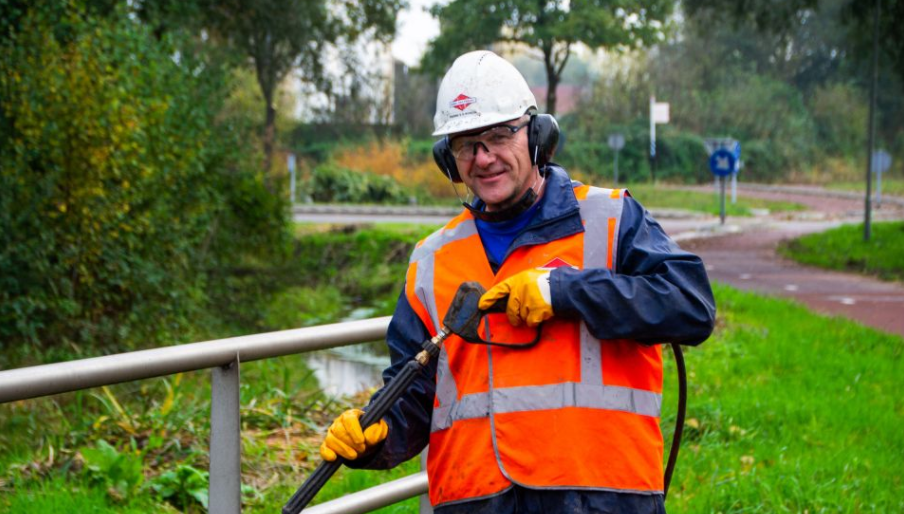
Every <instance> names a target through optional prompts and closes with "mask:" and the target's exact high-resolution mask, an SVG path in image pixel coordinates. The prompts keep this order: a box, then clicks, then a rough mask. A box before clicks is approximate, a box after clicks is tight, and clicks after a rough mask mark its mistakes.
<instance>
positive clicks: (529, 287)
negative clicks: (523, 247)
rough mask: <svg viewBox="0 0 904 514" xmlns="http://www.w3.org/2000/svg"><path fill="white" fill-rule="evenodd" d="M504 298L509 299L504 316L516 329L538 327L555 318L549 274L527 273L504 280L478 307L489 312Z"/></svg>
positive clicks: (538, 270)
mask: <svg viewBox="0 0 904 514" xmlns="http://www.w3.org/2000/svg"><path fill="white" fill-rule="evenodd" d="M505 296H508V297H509V299H508V304H506V308H505V313H506V315H508V319H509V323H511V324H512V325H513V326H516V327H517V326H519V325H521V323H527V326H529V327H535V326H537V325H539V324H540V323H542V322H544V321H546V320H548V319H549V318H551V317H552V315H553V312H552V300H551V297H550V294H549V270H545V269H539V268H537V269H531V270H526V271H522V272H521V273H518V274H517V275H514V276H511V277H509V278H507V279H505V280H503V281H502V282H500V283H498V284H496V285H495V286H493V287H492V288H491V289H490V290H489V291H487V292H486V293H484V294H483V296H481V297H480V303H479V304H478V307H479V308H480V309H481V310H487V309H489V308H490V307H492V306H493V304H494V303H496V301H497V300H499V299H500V298H504V297H505Z"/></svg>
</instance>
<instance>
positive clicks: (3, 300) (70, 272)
mask: <svg viewBox="0 0 904 514" xmlns="http://www.w3.org/2000/svg"><path fill="white" fill-rule="evenodd" d="M59 4H60V2H52V1H47V2H38V3H37V4H35V5H34V6H33V8H32V10H31V11H29V13H28V14H26V15H25V17H24V18H23V19H22V21H21V23H20V24H19V25H18V27H17V29H16V30H15V31H14V32H13V34H12V35H11V36H10V37H9V39H7V40H4V41H3V44H0V62H3V67H4V72H3V73H2V74H0V91H2V97H0V162H2V163H3V167H2V169H0V248H2V249H3V250H2V252H0V341H3V343H0V345H2V344H19V343H21V342H24V341H31V342H33V343H35V344H38V345H41V346H47V343H49V342H50V341H53V342H55V343H57V344H59V343H65V342H67V341H68V342H71V343H74V344H76V345H78V347H82V346H83V345H84V347H86V349H88V348H94V349H96V350H101V349H104V350H113V349H116V348H120V347H123V346H124V345H125V344H126V342H127V341H135V340H141V341H142V342H143V343H145V344H154V343H156V342H159V341H164V340H171V339H173V338H175V337H176V336H177V334H178V335H179V336H180V337H186V333H189V334H190V331H191V326H192V322H193V321H194V320H193V316H194V315H195V314H196V313H197V311H198V307H199V306H200V304H201V303H203V301H204V296H205V291H204V289H205V273H204V271H205V269H206V268H208V267H210V266H217V265H222V264H223V263H228V262H234V261H235V260H237V259H239V256H241V255H243V254H245V253H247V251H248V250H246V249H250V250H251V251H258V249H259V248H260V247H261V245H260V243H262V242H272V241H276V240H279V238H280V237H281V236H280V234H282V233H284V232H285V226H286V223H285V220H286V217H285V214H284V213H283V205H282V203H281V202H280V201H279V200H278V199H276V198H274V197H272V195H268V194H267V193H266V191H265V190H264V189H263V186H262V180H261V178H260V177H259V175H258V174H256V173H255V172H249V171H247V170H248V168H247V167H245V166H246V164H245V163H243V161H242V160H241V157H240V154H241V151H242V148H243V145H242V134H241V133H238V132H235V131H234V128H233V127H232V126H231V125H230V124H229V123H228V120H222V121H219V122H218V121H217V114H218V111H219V109H220V106H221V101H222V99H223V98H224V97H225V96H226V93H227V85H228V80H227V78H228V76H226V75H225V74H224V73H223V72H222V71H223V69H222V68H221V67H218V66H217V65H216V64H215V63H211V62H200V60H199V58H198V57H196V56H193V54H191V52H188V51H181V50H180V49H181V47H180V46H179V44H178V42H177V41H175V40H170V39H168V38H167V37H164V38H163V39H162V40H158V39H156V38H155V37H154V36H153V35H152V34H151V33H150V29H148V28H147V27H145V26H143V25H141V24H140V23H139V22H138V21H136V20H135V19H133V18H132V17H130V16H129V15H128V13H127V12H125V9H122V10H120V11H117V12H115V13H111V14H110V16H109V17H108V18H103V19H100V18H96V17H92V16H89V15H87V14H85V13H84V12H82V11H79V10H78V9H76V8H74V7H71V6H70V7H68V8H67V9H65V10H64V18H63V19H62V20H60V21H56V22H54V24H53V25H50V23H51V22H50V21H48V17H47V16H44V11H45V10H47V11H53V12H58V11H59ZM52 29H56V30H52ZM58 33H59V34H62V35H61V36H57V35H56V34H58ZM177 51H178V52H179V55H180V59H179V60H175V59H173V55H174V54H175V53H176V52H177ZM236 243H240V244H236ZM241 243H246V244H241ZM236 248H242V249H243V250H242V251H237V250H236Z"/></svg>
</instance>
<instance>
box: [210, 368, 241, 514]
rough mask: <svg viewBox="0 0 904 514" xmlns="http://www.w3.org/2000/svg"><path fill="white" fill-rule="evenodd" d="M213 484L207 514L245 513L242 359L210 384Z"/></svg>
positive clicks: (218, 373)
mask: <svg viewBox="0 0 904 514" xmlns="http://www.w3.org/2000/svg"><path fill="white" fill-rule="evenodd" d="M210 385H211V387H210V396H211V401H210V484H209V489H208V492H209V496H210V498H209V501H208V512H210V513H211V514H239V513H240V512H242V437H241V433H240V419H239V417H240V414H239V358H238V355H236V358H235V360H233V361H232V362H230V363H229V364H227V365H225V366H220V367H216V368H213V369H212V374H211V383H210Z"/></svg>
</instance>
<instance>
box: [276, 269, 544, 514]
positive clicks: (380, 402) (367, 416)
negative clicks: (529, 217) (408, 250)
mask: <svg viewBox="0 0 904 514" xmlns="http://www.w3.org/2000/svg"><path fill="white" fill-rule="evenodd" d="M483 293H484V288H483V286H481V285H480V284H479V283H477V282H465V283H463V284H462V285H461V286H459V288H458V291H456V293H455V297H454V298H453V299H452V305H450V306H449V310H448V311H447V312H446V317H445V318H444V319H443V327H442V329H440V331H439V333H438V334H436V335H435V336H433V337H431V338H430V339H427V340H426V341H424V342H423V343H421V347H422V348H423V350H421V352H420V353H418V354H417V355H415V356H414V358H413V359H412V360H410V361H408V362H407V363H406V364H405V366H404V367H403V368H402V370H401V371H400V372H399V373H398V374H397V375H396V376H395V377H394V378H393V379H392V380H391V381H390V382H389V383H388V384H386V386H385V387H384V390H383V391H382V393H381V394H380V396H379V397H377V399H376V400H374V402H373V404H371V405H370V407H368V408H367V411H366V412H365V413H364V415H363V416H361V418H360V420H359V422H360V423H361V427H362V429H366V428H367V427H369V426H371V425H373V424H374V423H377V422H378V421H380V419H382V418H383V416H385V415H386V413H387V412H389V410H390V409H391V408H392V406H393V405H395V402H396V400H398V399H399V398H400V397H401V396H402V394H404V393H405V391H406V390H407V389H408V386H409V385H411V383H412V382H413V381H414V379H415V378H416V377H417V375H418V373H420V372H421V370H423V369H424V368H426V367H427V364H429V362H430V359H436V358H437V357H439V350H440V348H441V347H442V345H443V341H445V340H446V338H447V337H449V336H450V335H452V334H458V335H460V336H461V337H465V338H472V339H473V337H474V336H476V334H477V328H478V326H479V323H480V320H481V318H483V316H484V314H486V312H484V311H481V310H480V309H479V308H478V307H477V305H478V303H479V301H480V297H481V295H483ZM505 302H506V299H503V300H500V301H499V302H497V303H496V304H495V305H493V307H491V308H490V309H489V311H487V312H497V311H498V312H505ZM538 332H539V331H538ZM537 340H539V333H538V337H537ZM344 462H345V460H344V459H343V458H342V457H337V458H336V460H334V461H332V462H330V461H326V460H325V461H323V462H321V463H320V464H319V465H318V466H317V468H316V469H315V470H314V472H313V473H311V476H309V477H308V479H307V480H305V482H304V483H303V484H301V487H299V488H298V490H297V491H295V494H293V495H292V498H290V499H289V502H288V503H286V505H285V506H284V507H283V509H282V512H283V514H298V513H299V512H301V510H302V509H304V508H305V507H306V506H307V504H308V503H310V501H311V500H312V499H314V496H315V495H316V494H317V492H318V491H320V489H321V488H322V487H323V486H324V485H326V482H327V481H328V480H329V479H330V477H332V476H333V474H334V473H335V472H336V470H338V469H339V467H340V466H342V464H343V463H344Z"/></svg>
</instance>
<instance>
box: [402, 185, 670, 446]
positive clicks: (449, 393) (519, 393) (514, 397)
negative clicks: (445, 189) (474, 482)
mask: <svg viewBox="0 0 904 514" xmlns="http://www.w3.org/2000/svg"><path fill="white" fill-rule="evenodd" d="M621 191H623V190H618V189H613V190H611V192H609V191H607V190H602V189H597V188H590V189H589V190H588V191H587V195H586V198H585V199H583V200H579V204H580V206H581V218H582V219H583V220H584V231H585V233H584V241H585V243H584V267H585V268H609V269H612V266H613V262H614V261H613V258H614V256H615V255H616V254H617V245H618V237H617V234H618V230H619V228H620V221H621V210H622V201H623V200H622V198H621V196H619V193H620V192H621ZM613 200H618V201H613ZM476 233H477V229H476V226H475V224H474V221H473V220H465V221H462V222H461V223H459V224H458V225H457V226H456V227H455V228H453V229H451V230H446V231H440V232H437V233H435V234H433V235H432V236H431V237H428V238H427V239H426V240H425V241H424V243H423V244H422V245H421V246H420V247H418V248H417V250H415V252H414V253H413V254H412V258H411V262H412V263H415V262H416V263H417V266H418V274H417V277H418V285H417V286H416V288H415V289H416V291H418V297H419V298H420V300H421V301H422V302H423V303H424V305H425V306H426V307H427V310H428V312H429V313H430V315H431V317H432V318H433V324H434V326H435V327H438V326H439V320H438V319H437V314H436V301H435V296H434V294H433V271H434V270H433V252H435V251H436V250H437V249H439V248H440V247H442V246H443V245H445V244H448V243H450V242H452V241H457V240H459V239H464V238H466V237H470V236H472V235H475V234H476ZM588 241H590V242H593V243H595V244H588V243H587V242H588ZM602 369H603V367H602V363H601V357H600V342H599V340H598V339H597V338H595V337H593V336H592V335H591V334H590V332H589V331H588V330H587V325H586V324H585V323H584V322H583V321H582V322H581V383H580V384H575V383H565V384H553V385H545V386H530V387H522V388H518V387H515V388H502V389H500V388H496V389H494V391H493V393H494V394H493V400H494V401H493V404H492V409H491V405H490V393H489V392H486V393H475V394H469V395H465V396H463V397H462V398H461V399H460V400H459V399H458V387H457V386H456V384H455V377H454V376H453V374H452V371H451V370H450V369H449V359H448V355H447V354H446V352H445V349H443V350H442V353H441V354H440V358H439V360H438V362H437V377H436V382H437V383H436V396H437V400H438V402H437V403H438V406H437V407H436V408H434V411H433V420H432V423H431V431H437V430H443V429H446V428H449V427H450V426H452V423H453V422H455V421H458V420H463V419H473V418H480V417H487V416H489V415H490V412H495V413H503V412H517V411H528V410H544V409H557V408H564V407H588V408H597V409H609V410H620V411H625V412H631V413H634V414H640V415H643V416H653V417H659V414H660V407H661V405H662V395H661V394H658V393H653V392H650V391H644V390H642V389H631V388H626V387H618V386H604V385H602V384H603V376H602Z"/></svg>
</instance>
